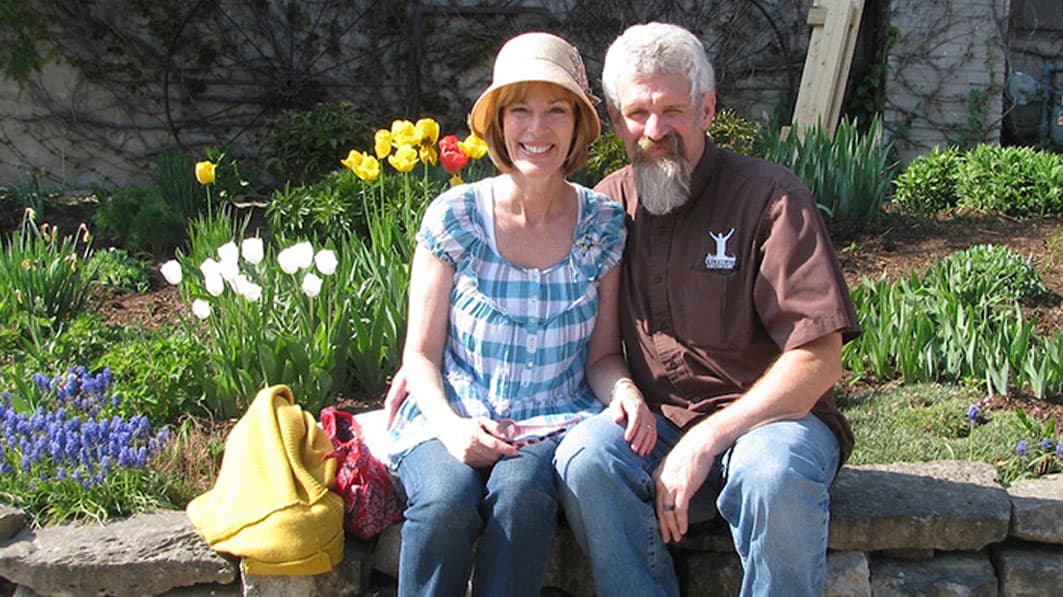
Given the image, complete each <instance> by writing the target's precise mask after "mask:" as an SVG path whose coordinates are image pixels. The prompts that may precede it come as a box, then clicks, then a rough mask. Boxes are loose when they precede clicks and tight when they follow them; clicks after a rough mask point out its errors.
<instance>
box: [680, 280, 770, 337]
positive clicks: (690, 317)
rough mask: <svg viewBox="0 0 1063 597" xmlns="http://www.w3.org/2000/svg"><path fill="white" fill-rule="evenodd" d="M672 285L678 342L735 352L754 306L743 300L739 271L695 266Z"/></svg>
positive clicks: (750, 300) (748, 299)
mask: <svg viewBox="0 0 1063 597" xmlns="http://www.w3.org/2000/svg"><path fill="white" fill-rule="evenodd" d="M672 286H673V289H674V290H675V292H674V294H673V297H672V301H673V304H674V305H676V307H677V309H676V313H677V317H676V320H677V321H676V325H677V328H678V329H677V330H675V333H676V334H677V338H678V340H680V341H681V342H688V343H690V344H691V345H693V346H695V347H698V348H703V349H713V350H734V349H735V348H736V342H735V339H736V338H737V337H738V334H739V333H740V330H741V329H742V328H743V327H744V326H743V325H742V320H743V318H744V317H746V316H747V315H746V310H747V309H749V308H751V307H752V299H751V298H743V297H742V292H741V278H740V276H739V275H738V272H735V271H718V270H706V269H705V267H704V265H703V264H700V267H699V265H694V266H691V267H690V268H689V269H688V270H687V271H686V275H685V276H684V279H683V280H682V281H681V282H680V283H679V284H673V285H672Z"/></svg>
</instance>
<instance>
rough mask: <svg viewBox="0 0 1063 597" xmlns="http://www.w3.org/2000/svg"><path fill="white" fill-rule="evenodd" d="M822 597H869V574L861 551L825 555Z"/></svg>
mask: <svg viewBox="0 0 1063 597" xmlns="http://www.w3.org/2000/svg"><path fill="white" fill-rule="evenodd" d="M823 595H824V597H871V572H870V569H869V568H868V562H867V555H866V554H864V552H861V551H834V552H831V553H828V554H827V586H826V587H825V591H824V593H823Z"/></svg>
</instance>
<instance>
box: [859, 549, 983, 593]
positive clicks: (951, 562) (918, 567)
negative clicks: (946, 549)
mask: <svg viewBox="0 0 1063 597" xmlns="http://www.w3.org/2000/svg"><path fill="white" fill-rule="evenodd" d="M871 593H872V594H873V595H874V596H875V597H910V596H911V595H934V596H935V597H996V595H997V577H996V573H995V572H994V570H993V564H992V563H991V562H990V561H989V556H987V555H986V554H984V553H974V552H970V553H958V554H957V553H953V554H942V555H939V556H938V557H936V558H934V559H932V560H927V561H921V562H913V561H910V560H894V559H891V558H872V560H871Z"/></svg>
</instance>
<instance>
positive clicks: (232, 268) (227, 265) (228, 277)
mask: <svg viewBox="0 0 1063 597" xmlns="http://www.w3.org/2000/svg"><path fill="white" fill-rule="evenodd" d="M233 246H234V247H235V246H236V245H233ZM218 273H219V274H221V277H222V279H223V280H225V281H226V282H229V283H230V284H235V283H236V278H237V276H239V275H240V265H239V264H238V263H237V262H235V261H222V262H221V263H219V264H218Z"/></svg>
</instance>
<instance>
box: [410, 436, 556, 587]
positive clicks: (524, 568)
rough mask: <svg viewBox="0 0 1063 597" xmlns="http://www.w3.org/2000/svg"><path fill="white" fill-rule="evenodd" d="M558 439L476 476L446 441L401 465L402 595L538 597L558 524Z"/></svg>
mask: <svg viewBox="0 0 1063 597" xmlns="http://www.w3.org/2000/svg"><path fill="white" fill-rule="evenodd" d="M559 441H560V440H559V439H557V438H553V439H548V440H544V441H542V442H539V443H537V444H532V445H530V446H525V447H523V448H521V449H520V454H519V455H518V456H516V457H514V458H504V459H502V460H500V461H498V462H497V463H495V465H494V466H493V467H490V468H484V469H476V468H473V467H470V466H468V465H466V464H463V463H461V462H459V461H458V460H457V459H455V458H454V457H453V456H451V455H450V453H449V452H447V450H446V448H444V447H443V444H442V443H440V442H439V440H431V441H428V442H425V443H423V444H421V445H419V446H417V447H416V448H414V449H413V451H411V452H410V453H409V454H408V455H407V456H406V458H405V459H403V461H402V463H401V464H400V465H399V470H398V474H399V478H400V479H401V481H402V486H403V489H404V490H405V492H406V498H407V507H406V513H405V514H406V522H405V523H404V524H403V526H402V550H401V551H400V553H399V595H402V596H414V595H416V596H422V595H440V596H445V597H460V596H462V595H465V594H466V593H465V591H466V588H467V586H468V582H469V577H470V573H471V575H472V589H473V595H492V596H493V595H528V596H535V597H538V595H539V594H540V591H541V590H542V583H543V577H544V576H545V574H546V560H547V557H548V556H549V554H550V543H551V539H552V538H553V535H554V529H555V527H556V523H557V503H558V502H557V500H558V496H557V478H556V476H555V475H554V468H553V464H552V459H553V456H554V450H555V449H556V448H557V445H558V442H559Z"/></svg>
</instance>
